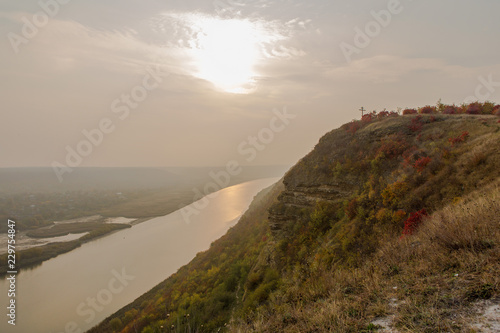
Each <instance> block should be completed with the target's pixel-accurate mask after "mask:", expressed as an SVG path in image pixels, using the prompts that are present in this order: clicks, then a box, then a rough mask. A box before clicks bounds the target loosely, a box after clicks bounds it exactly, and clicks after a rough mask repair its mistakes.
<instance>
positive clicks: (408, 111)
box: [403, 109, 418, 116]
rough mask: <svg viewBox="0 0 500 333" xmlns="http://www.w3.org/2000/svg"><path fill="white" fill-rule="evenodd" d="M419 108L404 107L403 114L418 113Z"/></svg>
mask: <svg viewBox="0 0 500 333" xmlns="http://www.w3.org/2000/svg"><path fill="white" fill-rule="evenodd" d="M417 113H418V112H417V110H416V109H404V110H403V116H405V115H408V114H417Z"/></svg>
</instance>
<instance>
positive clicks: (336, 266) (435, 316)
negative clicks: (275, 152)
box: [91, 113, 500, 333]
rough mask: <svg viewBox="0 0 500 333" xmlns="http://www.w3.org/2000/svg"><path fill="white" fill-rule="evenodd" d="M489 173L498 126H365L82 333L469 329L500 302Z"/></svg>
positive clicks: (431, 118) (498, 143)
mask: <svg viewBox="0 0 500 333" xmlns="http://www.w3.org/2000/svg"><path fill="white" fill-rule="evenodd" d="M499 166H500V124H499V123H498V117H495V116H489V115H467V114H460V115H444V114H425V115H407V116H398V115H397V114H390V113H381V114H378V115H375V114H370V115H369V116H365V117H364V118H363V120H361V121H356V122H352V123H349V124H346V125H344V126H342V127H341V128H339V129H337V130H334V131H332V132H330V133H328V134H326V135H325V136H323V137H322V138H321V140H320V142H319V143H318V144H317V146H316V147H315V149H314V150H313V151H312V152H311V153H309V154H308V155H307V156H305V157H304V158H303V159H302V160H301V161H299V162H298V163H297V164H296V165H295V166H294V167H293V168H292V169H291V170H290V171H289V172H288V173H287V175H286V176H285V178H284V180H283V184H284V188H282V187H281V188H280V187H279V186H277V187H275V188H273V190H272V191H271V192H269V193H267V194H266V197H264V198H263V197H262V196H261V198H260V201H259V202H255V203H254V204H253V205H252V208H251V209H250V210H249V212H247V213H246V214H245V217H244V218H242V220H241V221H240V222H239V223H238V225H237V226H236V227H235V228H233V229H232V230H231V231H230V232H229V233H228V234H227V235H226V236H224V237H223V238H221V239H220V240H218V241H216V242H214V243H213V245H212V247H211V249H210V250H209V251H207V252H205V253H202V254H199V255H198V256H197V257H196V258H195V259H194V260H193V261H192V262H191V263H190V264H188V265H187V266H185V267H183V268H182V269H181V270H179V272H178V273H176V274H175V275H173V276H172V277H170V278H169V279H167V280H166V281H165V282H163V283H162V284H160V285H159V286H157V287H156V288H154V289H153V290H152V291H150V292H149V293H148V294H146V295H144V296H142V297H141V298H139V299H138V300H136V301H135V302H134V303H132V304H130V305H129V306H127V307H126V308H124V309H122V310H120V311H119V312H118V313H116V314H115V315H113V316H111V317H110V318H108V319H107V320H106V321H105V322H103V323H101V324H100V325H99V326H98V327H96V328H94V329H93V330H91V332H113V331H116V332H143V333H148V332H160V331H162V332H163V331H165V329H168V330H167V331H168V332H170V331H171V332H185V331H188V332H214V331H234V332H247V331H248V332H251V331H259V332H329V331H330V332H363V331H365V332H368V331H375V330H377V329H382V327H383V326H384V325H393V326H395V327H396V328H397V329H399V330H401V331H402V332H405V331H406V332H407V331H410V332H436V331H449V332H472V331H470V330H468V328H467V325H469V324H470V323H471V322H472V321H470V320H467V318H471V317H472V316H473V315H474V314H473V312H472V310H471V309H472V307H471V306H472V304H473V303H474V302H475V301H476V300H478V299H485V298H486V299H493V300H495V299H496V298H495V297H498V295H499V278H498V271H499V268H500V267H499V262H500V253H499V252H500V237H499V229H500V218H499V216H500V214H499V206H498V195H499V186H500V184H499V176H500V168H499ZM276 198H277V199H276ZM268 209H269V215H268V213H267V211H268ZM268 216H269V218H267V217H268ZM428 216H430V217H428Z"/></svg>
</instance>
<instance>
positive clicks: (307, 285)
mask: <svg viewBox="0 0 500 333" xmlns="http://www.w3.org/2000/svg"><path fill="white" fill-rule="evenodd" d="M499 272H500V180H498V179H497V180H496V181H495V182H493V183H492V184H490V185H489V186H487V187H485V188H483V189H481V190H479V191H477V192H475V193H473V194H471V195H469V196H467V197H466V198H463V199H462V200H460V201H459V202H458V203H455V204H451V205H449V206H447V207H445V208H444V209H442V210H439V211H437V212H436V213H435V214H433V215H432V216H431V217H430V218H428V219H427V220H426V221H425V222H424V224H423V225H422V227H421V228H420V230H419V232H417V234H416V235H414V236H409V237H406V238H404V239H402V240H400V239H395V238H392V239H388V240H387V242H386V243H385V245H384V246H382V248H381V249H380V250H379V251H378V252H377V253H376V254H375V255H374V256H373V257H372V258H371V259H370V260H367V261H366V263H365V265H364V266H363V267H360V268H356V269H346V268H342V267H336V268H335V269H334V270H333V271H318V272H315V273H313V274H311V276H310V277H309V278H306V279H300V278H297V276H300V274H295V277H294V276H293V274H291V275H290V276H289V277H286V278H285V279H284V280H285V281H284V284H283V285H284V286H285V287H284V288H281V289H280V290H279V291H277V292H276V293H274V294H273V295H272V296H271V301H270V304H268V305H266V306H265V307H262V308H261V309H259V310H258V311H257V315H255V316H252V315H249V317H248V318H246V320H238V321H234V322H233V323H232V325H231V331H233V332H339V333H340V332H372V331H377V327H376V326H375V325H373V324H371V322H372V321H374V320H375V319H376V318H378V317H385V316H391V318H392V320H391V321H392V325H393V326H394V328H395V329H396V330H397V332H474V330H473V329H472V328H470V327H469V325H470V323H471V322H473V317H474V316H475V314H474V311H472V310H471V308H472V304H473V303H474V302H476V301H477V300H481V299H488V298H491V297H495V296H498V295H499V290H500V274H499Z"/></svg>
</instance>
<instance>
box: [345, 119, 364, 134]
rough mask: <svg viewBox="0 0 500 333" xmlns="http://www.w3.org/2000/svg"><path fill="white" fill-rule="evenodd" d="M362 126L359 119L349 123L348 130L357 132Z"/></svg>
mask: <svg viewBox="0 0 500 333" xmlns="http://www.w3.org/2000/svg"><path fill="white" fill-rule="evenodd" d="M360 128H361V122H360V121H357V120H353V121H351V122H350V123H349V124H347V132H349V133H351V134H355V133H356V132H357V131H358V130H359V129H360Z"/></svg>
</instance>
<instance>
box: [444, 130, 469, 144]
mask: <svg viewBox="0 0 500 333" xmlns="http://www.w3.org/2000/svg"><path fill="white" fill-rule="evenodd" d="M468 138H469V132H467V131H464V132H462V134H460V135H459V136H457V137H456V138H449V139H448V141H449V142H450V143H451V145H452V146H454V145H456V144H458V143H461V142H465V141H466V140H467V139H468Z"/></svg>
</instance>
